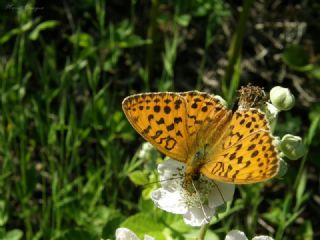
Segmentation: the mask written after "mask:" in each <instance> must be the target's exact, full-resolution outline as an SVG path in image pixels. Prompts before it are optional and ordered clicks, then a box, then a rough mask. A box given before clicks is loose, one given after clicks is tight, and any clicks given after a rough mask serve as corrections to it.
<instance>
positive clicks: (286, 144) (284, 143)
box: [280, 134, 305, 160]
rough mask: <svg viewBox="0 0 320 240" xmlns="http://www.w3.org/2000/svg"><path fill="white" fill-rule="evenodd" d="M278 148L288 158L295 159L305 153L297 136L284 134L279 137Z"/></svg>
mask: <svg viewBox="0 0 320 240" xmlns="http://www.w3.org/2000/svg"><path fill="white" fill-rule="evenodd" d="M280 150H281V151H282V153H283V154H284V155H285V156H286V157H287V158H289V159H290V160H297V159H298V158H301V157H302V156H303V155H304V154H305V147H304V145H303V143H302V139H301V137H299V136H294V135H291V134H286V135H284V136H283V138H282V139H281V144H280Z"/></svg>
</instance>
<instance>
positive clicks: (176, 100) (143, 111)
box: [122, 93, 188, 162]
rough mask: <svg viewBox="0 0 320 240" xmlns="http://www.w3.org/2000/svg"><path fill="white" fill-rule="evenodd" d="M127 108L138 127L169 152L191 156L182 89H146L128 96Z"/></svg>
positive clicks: (177, 157) (173, 155) (182, 157)
mask: <svg viewBox="0 0 320 240" xmlns="http://www.w3.org/2000/svg"><path fill="white" fill-rule="evenodd" d="M122 107H123V110H124V112H125V114H126V116H127V118H128V120H129V121H130V123H131V125H132V126H133V127H134V128H135V129H136V131H137V132H138V133H139V134H141V135H142V136H143V137H144V138H145V139H146V140H147V141H149V142H150V143H151V144H153V146H155V147H156V148H157V149H158V150H159V151H161V152H162V153H164V154H165V155H167V156H169V157H171V158H173V159H175V160H179V161H182V162H185V161H186V159H187V157H188V143H187V140H188V134H187V130H186V102H185V99H184V98H183V97H182V96H180V95H179V94H178V93H145V94H137V95H133V96H130V97H127V98H125V99H124V101H123V103H122Z"/></svg>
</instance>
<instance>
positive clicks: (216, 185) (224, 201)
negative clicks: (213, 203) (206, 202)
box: [212, 181, 227, 204]
mask: <svg viewBox="0 0 320 240" xmlns="http://www.w3.org/2000/svg"><path fill="white" fill-rule="evenodd" d="M212 182H213V184H214V185H215V187H216V188H217V189H218V191H219V194H220V196H221V198H222V201H223V203H224V204H227V202H226V200H225V199H224V197H223V194H222V192H221V191H220V188H219V186H218V184H216V182H215V181H212Z"/></svg>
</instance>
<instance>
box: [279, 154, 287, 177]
mask: <svg viewBox="0 0 320 240" xmlns="http://www.w3.org/2000/svg"><path fill="white" fill-rule="evenodd" d="M287 170H288V165H287V163H286V161H284V160H283V159H282V158H280V167H279V172H278V174H277V177H278V178H281V177H283V176H284V175H285V174H286V172H287Z"/></svg>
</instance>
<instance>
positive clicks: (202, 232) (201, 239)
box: [197, 224, 209, 240]
mask: <svg viewBox="0 0 320 240" xmlns="http://www.w3.org/2000/svg"><path fill="white" fill-rule="evenodd" d="M208 227H209V224H205V225H203V226H202V227H201V229H200V233H199V237H198V238H197V240H204V237H205V236H206V232H207V230H208Z"/></svg>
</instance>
